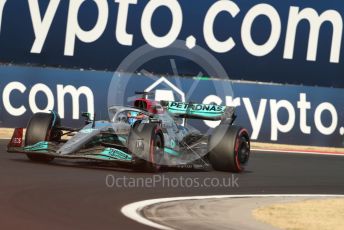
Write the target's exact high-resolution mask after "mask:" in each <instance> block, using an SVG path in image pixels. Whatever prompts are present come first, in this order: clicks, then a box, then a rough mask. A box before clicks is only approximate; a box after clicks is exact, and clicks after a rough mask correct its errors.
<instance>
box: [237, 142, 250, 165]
mask: <svg viewBox="0 0 344 230" xmlns="http://www.w3.org/2000/svg"><path fill="white" fill-rule="evenodd" d="M240 140H241V143H240V147H239V149H238V162H239V164H240V165H245V164H246V163H247V161H248V158H249V156H250V147H249V144H248V142H247V140H246V138H245V137H241V138H240Z"/></svg>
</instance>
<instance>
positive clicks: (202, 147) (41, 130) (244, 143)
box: [8, 92, 250, 172]
mask: <svg viewBox="0 0 344 230" xmlns="http://www.w3.org/2000/svg"><path fill="white" fill-rule="evenodd" d="M140 94H142V95H143V96H142V97H140V98H137V99H136V100H135V102H134V105H133V106H128V107H124V106H112V107H110V108H109V114H110V116H109V120H98V121H96V119H95V115H94V116H93V119H91V115H90V114H89V113H83V114H82V115H83V116H84V117H85V123H86V124H85V126H84V127H82V128H70V127H65V126H63V125H61V120H60V117H59V116H58V114H57V113H56V112H54V111H51V113H36V114H34V115H33V116H32V118H31V119H30V121H29V123H28V125H27V127H26V133H25V138H23V128H17V129H15V131H14V134H13V137H12V139H11V141H10V143H9V144H8V152H17V153H24V154H26V155H27V157H28V158H29V159H30V160H33V161H39V162H50V161H52V160H53V159H54V158H65V159H87V160H93V161H96V162H102V163H110V164H112V163H116V165H118V164H130V165H132V166H133V168H134V169H139V170H144V171H150V172H156V171H158V170H159V169H160V168H161V167H162V166H168V167H171V166H172V167H186V168H195V169H211V168H213V169H215V170H220V171H230V172H241V171H243V170H244V168H245V165H246V164H247V162H248V160H249V156H250V138H249V134H248V132H247V131H246V129H244V128H241V127H239V126H236V125H233V122H234V120H235V118H236V115H235V113H234V108H233V107H227V106H220V105H215V104H210V105H206V104H195V103H184V102H174V101H161V102H157V101H154V100H149V99H148V98H149V97H148V93H146V92H143V93H142V92H141V93H140ZM188 119H200V120H212V121H221V123H220V125H219V126H218V127H216V128H215V129H213V130H212V131H211V132H208V133H206V134H204V133H203V134H202V133H201V132H199V131H198V130H196V129H195V128H192V127H188V125H187V124H185V123H187V122H185V121H188ZM67 136H68V137H69V138H64V137H67Z"/></svg>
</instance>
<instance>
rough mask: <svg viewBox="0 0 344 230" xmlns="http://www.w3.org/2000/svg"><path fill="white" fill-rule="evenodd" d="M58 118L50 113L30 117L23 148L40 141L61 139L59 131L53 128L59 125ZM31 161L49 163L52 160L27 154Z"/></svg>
mask: <svg viewBox="0 0 344 230" xmlns="http://www.w3.org/2000/svg"><path fill="white" fill-rule="evenodd" d="M60 123H61V121H60V118H59V116H57V115H55V114H52V113H36V114H34V115H33V116H32V118H31V119H30V121H29V124H28V125H27V128H26V134H25V146H28V145H34V144H36V143H38V142H41V141H57V140H59V139H60V138H61V134H60V131H59V130H56V129H55V127H56V126H57V125H60ZM27 157H28V158H29V159H30V160H32V161H38V162H45V163H47V162H50V161H52V160H53V159H54V157H51V156H44V155H39V154H34V153H29V154H27Z"/></svg>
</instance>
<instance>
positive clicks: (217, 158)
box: [209, 124, 250, 173]
mask: <svg viewBox="0 0 344 230" xmlns="http://www.w3.org/2000/svg"><path fill="white" fill-rule="evenodd" d="M249 156H250V138H249V134H248V132H247V131H246V129H244V128H241V127H239V126H234V125H227V124H222V125H219V126H218V127H217V128H216V129H215V130H214V132H213V134H212V135H211V137H210V139H209V161H210V163H211V164H212V166H213V168H214V169H215V170H218V171H229V172H236V173H238V172H242V171H243V170H244V169H245V165H246V164H247V162H248V159H249Z"/></svg>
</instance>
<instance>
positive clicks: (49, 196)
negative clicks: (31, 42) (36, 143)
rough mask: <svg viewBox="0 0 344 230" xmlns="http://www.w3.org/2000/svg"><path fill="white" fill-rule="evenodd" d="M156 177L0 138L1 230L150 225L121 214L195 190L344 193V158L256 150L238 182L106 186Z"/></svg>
mask: <svg viewBox="0 0 344 230" xmlns="http://www.w3.org/2000/svg"><path fill="white" fill-rule="evenodd" d="M108 175H111V176H113V177H117V178H121V177H124V176H126V177H128V178H136V179H137V178H152V177H153V176H154V175H153V174H150V173H137V172H133V171H130V170H129V169H121V168H115V169H107V168H102V167H93V166H91V165H90V164H89V163H81V162H73V163H69V162H68V161H65V160H56V161H54V163H52V164H39V163H33V162H30V161H29V160H27V159H26V157H25V156H24V155H21V154H10V153H7V152H6V141H0V228H1V229H73V230H74V229H83V230H86V229H93V230H94V229H112V230H113V229H150V227H147V226H143V225H141V224H139V223H136V222H134V221H132V220H130V219H127V218H126V217H125V216H123V215H122V213H121V212H120V209H121V207H123V206H124V205H126V204H128V203H132V202H135V201H140V200H145V199H154V198H163V197H176V196H193V195H225V194H344V157H341V156H319V155H302V154H287V153H264V152H259V153H258V152H257V153H256V152H253V153H252V157H251V160H250V165H249V166H248V168H247V171H246V172H245V173H242V174H236V175H235V177H237V178H238V180H237V183H238V185H239V187H236V186H235V187H232V188H229V187H220V186H219V187H191V188H187V187H185V186H184V187H182V186H178V187H173V186H170V187H168V186H163V184H162V183H159V184H156V186H151V187H142V186H139V187H136V188H128V187H127V188H124V187H122V188H121V187H108V186H107V185H106V177H107V176H108ZM159 175H160V176H164V177H165V178H170V179H171V178H179V177H181V176H184V177H188V178H193V179H195V178H196V179H197V180H199V181H202V180H204V179H205V178H228V177H231V174H229V173H224V172H216V171H211V172H195V171H178V170H171V171H165V172H162V173H160V174H159Z"/></svg>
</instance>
